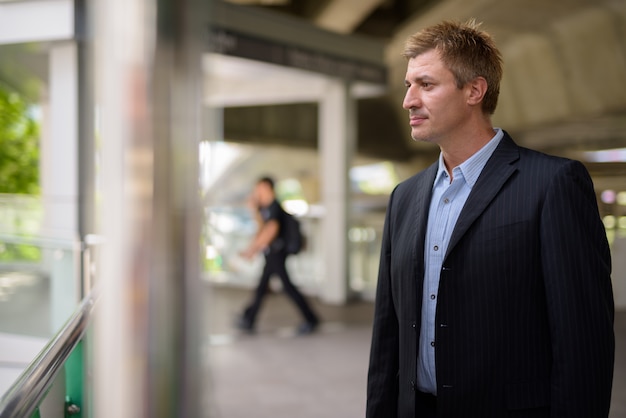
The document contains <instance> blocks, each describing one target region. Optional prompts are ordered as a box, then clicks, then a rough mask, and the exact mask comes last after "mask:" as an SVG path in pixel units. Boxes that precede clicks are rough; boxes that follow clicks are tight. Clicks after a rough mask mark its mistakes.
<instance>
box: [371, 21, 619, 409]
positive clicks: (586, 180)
mask: <svg viewBox="0 0 626 418" xmlns="http://www.w3.org/2000/svg"><path fill="white" fill-rule="evenodd" d="M404 56H405V57H406V58H407V72H406V79H405V84H406V96H405V98H404V103H403V107H404V108H405V109H406V110H407V111H408V116H409V124H410V126H411V135H412V137H413V139H414V140H416V141H427V142H431V143H434V144H437V145H438V146H439V148H440V151H441V152H440V156H439V160H438V161H437V162H435V163H434V164H433V165H432V166H430V167H429V168H427V169H426V170H424V171H422V172H420V173H418V174H417V175H415V176H413V177H411V178H409V179H408V180H406V181H404V182H402V183H400V184H399V185H398V186H397V187H396V188H395V190H394V191H393V193H392V195H391V197H390V199H389V204H388V208H387V214H386V220H385V227H384V233H383V242H382V250H381V259H380V271H379V276H378V288H377V296H376V309H375V317H374V325H373V337H372V346H371V353H370V356H371V357H370V365H369V376H368V388H367V417H368V418H391V417H402V418H415V417H450V418H452V417H454V418H502V417H524V418H531V417H546V418H547V417H562V418H591V417H593V418H600V417H607V416H608V410H609V405H610V399H611V386H612V377H613V363H614V351H615V342H614V333H613V316H614V305H613V293H612V287H611V277H610V274H611V259H610V253H609V247H608V243H607V239H606V235H605V231H604V227H603V225H602V223H601V220H600V217H599V213H598V208H597V203H596V198H595V194H594V190H593V184H592V181H591V178H590V176H589V174H588V173H587V171H586V169H585V168H584V166H583V165H582V164H581V163H579V162H577V161H572V160H568V159H564V158H558V157H554V156H549V155H545V154H542V153H539V152H536V151H532V150H529V149H526V148H523V147H520V146H518V145H516V144H515V142H514V141H513V139H512V138H511V137H510V136H509V135H508V134H507V133H506V132H505V131H503V130H501V129H499V128H494V127H493V126H492V123H491V118H490V117H491V115H492V114H493V112H494V111H495V108H496V104H497V100H498V93H499V83H500V80H501V77H502V71H503V70H502V59H501V55H500V53H499V51H498V49H497V47H496V45H495V43H494V41H493V39H492V38H491V37H490V35H489V34H487V33H486V32H485V31H483V30H482V29H481V28H480V25H478V24H476V23H475V22H474V21H473V20H472V21H469V22H467V23H458V22H443V23H440V24H437V25H434V26H431V27H428V28H425V29H423V30H422V31H420V32H418V33H416V34H414V35H413V36H411V37H410V38H409V39H408V40H407V43H406V46H405V51H404Z"/></svg>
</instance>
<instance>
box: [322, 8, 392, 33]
mask: <svg viewBox="0 0 626 418" xmlns="http://www.w3.org/2000/svg"><path fill="white" fill-rule="evenodd" d="M382 3H384V0H332V1H329V2H328V3H326V5H325V6H324V7H323V8H322V9H320V11H319V12H318V13H317V15H316V16H315V18H314V19H313V20H314V22H315V24H316V25H318V26H320V27H322V28H324V29H328V30H331V31H333V32H338V33H342V34H348V33H352V32H354V30H355V29H356V28H357V27H358V26H359V25H360V24H361V23H362V22H363V21H364V20H365V19H366V18H367V17H368V16H369V15H370V14H372V12H373V11H374V10H376V8H377V7H378V6H380V5H381V4H382Z"/></svg>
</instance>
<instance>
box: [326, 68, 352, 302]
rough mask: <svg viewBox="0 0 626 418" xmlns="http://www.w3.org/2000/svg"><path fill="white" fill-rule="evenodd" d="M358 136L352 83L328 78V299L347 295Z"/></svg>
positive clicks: (338, 299)
mask: <svg viewBox="0 0 626 418" xmlns="http://www.w3.org/2000/svg"><path fill="white" fill-rule="evenodd" d="M355 138H356V104H355V101H354V99H353V98H352V97H351V96H350V88H349V84H348V83H347V82H346V81H343V80H339V79H329V81H328V85H327V89H326V92H325V94H324V95H323V97H322V99H321V100H320V102H319V150H320V164H321V167H320V181H321V197H322V204H323V206H324V208H325V214H324V217H323V219H322V225H321V226H322V242H323V243H324V244H323V250H322V259H323V260H324V270H323V271H324V273H323V277H322V283H321V291H320V297H321V299H322V300H324V301H325V302H327V303H332V304H343V303H345V302H346V301H347V299H348V278H349V271H348V266H349V263H348V256H349V254H348V227H349V222H348V212H349V193H350V189H349V178H348V170H349V169H350V161H351V159H352V155H353V152H354V145H355Z"/></svg>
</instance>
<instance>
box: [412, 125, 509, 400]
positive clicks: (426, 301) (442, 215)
mask: <svg viewBox="0 0 626 418" xmlns="http://www.w3.org/2000/svg"><path fill="white" fill-rule="evenodd" d="M494 130H495V132H496V134H495V136H494V137H493V138H491V140H490V141H489V142H488V143H487V144H485V146H483V147H482V148H481V149H480V150H479V151H478V152H476V153H475V154H474V155H472V156H471V157H470V158H469V159H467V160H466V161H465V162H464V163H463V164H461V165H459V166H458V167H454V168H453V169H452V178H453V180H452V182H450V174H449V173H448V171H447V170H446V166H445V164H444V162H443V156H442V155H439V170H438V171H437V175H436V176H435V182H434V184H433V196H432V200H431V202H430V212H429V213H428V226H427V229H426V241H425V243H424V244H425V245H424V291H423V296H422V323H421V332H420V340H419V355H418V362H417V387H418V389H419V390H420V391H422V392H426V393H432V394H433V395H436V394H437V379H436V375H435V343H436V342H435V311H436V308H437V297H438V290H439V274H440V272H441V268H442V266H443V261H444V256H445V254H446V251H447V249H448V243H449V242H450V237H451V236H452V230H453V229H454V226H455V225H456V221H457V219H459V215H460V213H461V210H462V209H463V206H464V205H465V201H466V200H467V197H468V196H469V194H470V192H471V191H472V187H474V184H476V181H477V180H478V177H479V176H480V173H481V172H482V170H483V168H484V167H485V164H486V163H487V160H489V158H490V157H491V154H493V151H494V150H495V149H496V147H497V146H498V144H499V143H500V140H501V139H502V136H503V133H502V130H501V129H499V128H495V129H494Z"/></svg>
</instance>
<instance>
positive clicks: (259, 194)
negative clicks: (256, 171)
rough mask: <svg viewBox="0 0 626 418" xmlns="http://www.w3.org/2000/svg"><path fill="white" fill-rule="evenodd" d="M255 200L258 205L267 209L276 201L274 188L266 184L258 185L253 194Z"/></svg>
mask: <svg viewBox="0 0 626 418" xmlns="http://www.w3.org/2000/svg"><path fill="white" fill-rule="evenodd" d="M253 196H254V199H255V200H256V202H257V204H258V205H260V206H262V207H265V206H268V205H269V204H270V203H272V201H273V200H274V192H273V191H272V188H271V187H270V186H269V185H268V184H267V183H265V182H260V183H257V184H256V186H255V187H254V192H253Z"/></svg>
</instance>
